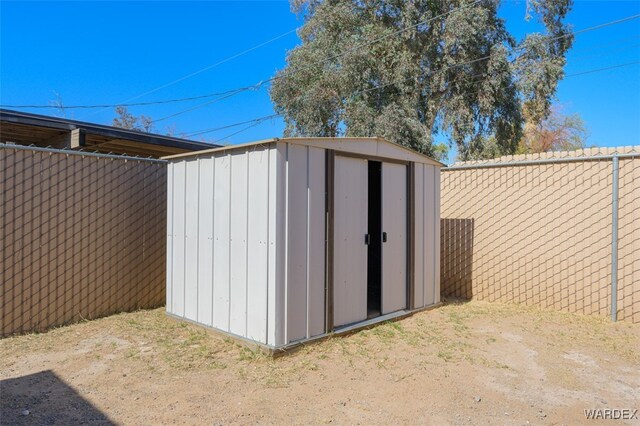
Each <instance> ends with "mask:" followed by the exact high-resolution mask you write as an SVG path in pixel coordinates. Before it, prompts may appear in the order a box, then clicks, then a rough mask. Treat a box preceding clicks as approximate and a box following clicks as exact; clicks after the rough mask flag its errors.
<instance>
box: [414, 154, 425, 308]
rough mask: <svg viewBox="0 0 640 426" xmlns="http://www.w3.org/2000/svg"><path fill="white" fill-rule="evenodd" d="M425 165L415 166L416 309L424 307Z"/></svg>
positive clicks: (417, 164) (418, 164)
mask: <svg viewBox="0 0 640 426" xmlns="http://www.w3.org/2000/svg"><path fill="white" fill-rule="evenodd" d="M424 167H425V166H424V165H423V164H420V163H416V164H415V176H414V180H415V184H414V191H415V193H414V197H413V199H414V202H415V206H414V217H415V224H414V225H415V227H414V247H413V250H415V255H414V259H415V261H414V262H415V263H414V272H413V273H414V277H415V281H414V285H415V293H414V296H415V298H414V301H415V307H416V308H421V307H423V306H424V263H425V258H424V245H425V233H424V219H423V218H424V189H423V186H424Z"/></svg>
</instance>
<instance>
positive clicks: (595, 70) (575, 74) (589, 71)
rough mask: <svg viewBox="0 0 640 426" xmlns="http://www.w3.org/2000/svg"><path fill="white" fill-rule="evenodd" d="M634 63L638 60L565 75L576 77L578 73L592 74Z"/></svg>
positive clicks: (637, 62) (638, 62) (639, 62)
mask: <svg viewBox="0 0 640 426" xmlns="http://www.w3.org/2000/svg"><path fill="white" fill-rule="evenodd" d="M636 64H640V61H635V62H628V63H626V64H618V65H612V66H610V67H604V68H596V69H592V70H587V71H582V72H576V73H573V74H567V75H566V76H565V77H576V76H578V75H585V74H593V73H596V72H601V71H608V70H612V69H616V68H623V67H628V66H631V65H636Z"/></svg>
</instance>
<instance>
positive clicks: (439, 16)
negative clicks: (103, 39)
mask: <svg viewBox="0 0 640 426" xmlns="http://www.w3.org/2000/svg"><path fill="white" fill-rule="evenodd" d="M480 1H482V0H476V1H475V2H473V3H471V4H469V5H466V6H464V7H470V6H473V5H475V4H476V3H478V2H480ZM464 7H458V8H455V9H452V10H450V11H448V12H446V13H443V14H440V15H437V16H435V17H433V18H430V19H427V20H425V21H421V22H419V23H417V24H414V25H411V26H409V27H405V28H403V29H400V30H397V31H395V32H393V33H390V34H386V35H384V36H382V37H378V38H376V39H373V40H370V41H368V42H366V43H361V44H358V45H356V46H353V47H352V48H350V49H348V50H347V51H345V52H342V53H340V54H338V55H333V56H330V57H327V58H325V59H323V60H320V61H318V63H324V62H328V61H331V60H334V59H337V58H340V57H342V56H344V55H346V54H348V53H349V52H352V51H354V50H356V49H359V48H362V47H366V46H370V45H371V44H374V43H377V42H378V41H380V40H383V39H385V38H388V37H391V36H393V35H397V34H399V33H402V32H404V31H408V30H410V29H413V28H415V27H417V26H420V25H425V24H427V23H429V22H432V21H433V20H435V19H438V18H441V17H444V16H446V15H449V14H451V13H453V12H454V11H456V10H460V9H463V8H464ZM638 18H640V14H636V15H632V16H628V17H625V18H622V19H618V20H615V21H610V22H605V23H603V24H599V25H595V26H592V27H587V28H584V29H582V30H578V31H573V32H570V33H567V34H563V35H560V36H556V37H550V38H549V37H547V38H545V39H544V40H541V41H540V42H538V43H535V44H533V46H537V45H539V44H543V43H549V42H552V41H556V40H560V39H563V38H567V37H569V36H572V35H578V34H582V33H586V32H589V31H594V30H598V29H601V28H605V27H608V26H611V25H617V24H621V23H623V22H627V21H630V20H633V19H638ZM293 31H295V30H291V31H289V32H287V33H284V34H282V35H280V36H277V37H275V38H274V39H271V40H268V41H266V42H263V43H261V44H259V45H257V46H254V47H252V48H250V49H247V50H245V51H243V52H240V53H238V54H236V55H234V56H231V57H229V58H226V59H224V60H222V61H220V62H218V64H219V63H223V62H225V61H228V60H231V59H233V58H235V57H238V56H241V55H243V54H245V53H247V52H250V51H252V50H255V49H257V48H259V47H261V46H264V45H265V44H268V43H270V42H272V41H274V40H277V39H278V38H282V37H284V36H286V35H288V34H290V33H292V32H293ZM528 47H531V46H520V47H518V48H516V49H515V51H520V50H524V49H526V48H528ZM493 55H495V53H492V54H490V55H486V56H483V57H480V58H476V59H472V60H469V61H464V62H459V63H456V64H452V65H450V66H448V67H445V68H444V69H442V70H440V71H441V72H442V71H447V70H449V69H452V68H455V67H459V66H463V65H470V64H472V63H475V62H479V61H483V60H486V59H490V58H491V57H493ZM214 65H215V64H214ZM214 65H212V66H209V67H206V68H203V69H202V70H199V71H196V72H194V73H191V74H189V75H188V76H185V77H183V78H181V79H177V80H174V82H171V83H167V84H166V85H164V86H161V87H159V88H157V90H160V89H161V88H164V87H166V86H168V85H172V84H174V83H176V82H179V81H182V80H184V79H186V78H189V77H190V76H193V75H196V74H198V73H200V72H204V71H206V70H208V69H210V68H212V67H213V66H214ZM316 65H317V64H314V65H313V66H316ZM311 67H312V66H311V65H310V66H308V67H305V68H302V69H307V68H311ZM280 78H283V76H282V75H281V76H277V75H276V76H274V77H271V78H269V79H266V80H262V81H260V82H258V83H256V84H254V85H250V86H244V87H240V88H236V89H231V90H228V91H226V92H221V93H210V94H205V95H200V96H191V97H185V98H176V99H166V100H158V101H149V102H138V103H120V104H111V105H109V104H103V105H72V106H64V108H65V109H90V108H109V107H118V106H144V105H155V104H167V103H176V102H185V101H190V100H197V99H202V98H207V97H214V96H223V99H226V98H227V97H231V96H234V95H236V94H238V93H241V92H244V91H246V90H257V89H260V88H261V87H262V86H264V85H265V84H266V83H269V82H271V81H274V80H277V79H280ZM154 91H156V89H154V90H152V91H148V92H145V93H143V94H142V95H139V96H136V97H134V98H130V99H129V100H133V99H135V98H137V97H140V96H144V95H146V94H149V93H152V92H154ZM227 95H230V96H227ZM215 101H216V102H217V100H215ZM125 102H126V101H125ZM211 103H214V102H205V103H203V104H200V105H197V106H195V107H191V108H188V109H186V110H184V111H181V112H178V113H175V114H172V115H170V116H167V117H163V118H161V119H158V120H155V121H161V120H164V119H166V118H170V117H173V116H175V115H180V114H182V113H183V112H189V111H192V110H194V109H198V108H201V107H203V106H206V105H210V104H211ZM0 107H4V108H58V107H57V106H54V105H0Z"/></svg>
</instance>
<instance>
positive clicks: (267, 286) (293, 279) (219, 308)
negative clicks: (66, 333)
mask: <svg viewBox="0 0 640 426" xmlns="http://www.w3.org/2000/svg"><path fill="white" fill-rule="evenodd" d="M354 143H355V142H354ZM378 145H379V144H376V145H375V146H378ZM321 146H322V145H320V144H315V143H304V144H303V143H294V142H287V141H279V142H272V143H268V144H265V145H251V146H246V147H238V148H233V149H229V150H225V151H218V152H211V153H208V154H203V155H201V156H199V157H195V158H194V157H186V158H185V159H175V160H173V161H172V162H171V163H170V164H169V170H168V179H169V182H168V191H167V195H168V214H167V235H168V240H167V311H168V312H169V313H170V314H173V315H176V316H179V317H183V318H185V319H188V320H192V321H195V322H198V323H200V324H203V325H207V326H211V327H214V328H217V329H219V330H222V331H224V332H228V333H231V334H234V335H237V336H241V337H244V338H248V339H251V340H254V341H257V342H260V343H264V344H267V345H270V346H273V347H278V346H282V345H286V344H289V343H292V342H296V341H301V340H306V339H309V338H311V337H314V336H318V335H322V334H324V333H325V323H326V318H325V314H326V312H325V309H326V304H325V266H326V265H325V263H326V262H325V247H326V246H325V245H326V232H325V219H326V217H325V214H326V213H325V212H326V206H325V203H326V189H325V171H326V164H325V151H326V150H325V149H324V148H322V147H321ZM324 146H326V144H325V145H324ZM371 146H374V145H371ZM332 147H333V145H332ZM341 147H342V148H343V149H345V150H346V149H347V148H348V146H347V145H344V146H341ZM358 147H361V148H365V145H364V144H363V145H358ZM382 148H385V147H384V146H383V147H382ZM392 148H394V147H390V148H389V149H392ZM379 153H380V152H378V154H379ZM439 182H440V169H439V167H437V166H435V165H430V164H426V163H415V182H414V184H415V190H416V194H415V196H414V200H415V206H414V207H415V219H416V223H415V233H416V235H415V240H414V250H415V269H414V271H413V272H414V274H415V283H416V288H415V305H416V306H415V307H416V308H422V307H426V306H429V305H433V304H434V303H437V302H438V301H439V267H440V259H439V256H440V250H439V244H440V242H439V234H440V233H439V218H440V213H439V201H438V200H439Z"/></svg>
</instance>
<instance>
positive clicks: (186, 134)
mask: <svg viewBox="0 0 640 426" xmlns="http://www.w3.org/2000/svg"><path fill="white" fill-rule="evenodd" d="M279 116H280V114H271V115H265V116H264V117H258V118H255V119H253V120H247V121H241V122H240V123H235V124H230V125H228V126H222V127H214V128H211V129H204V130H196V131H194V132H188V133H185V134H184V135H185V136H186V137H192V136H198V135H202V134H205V133H212V132H217V131H220V130H225V129H229V128H231V127H237V126H242V125H243V124H248V123H253V122H254V121H256V120H260V121H264V120H268V119H270V118H276V117H279Z"/></svg>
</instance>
